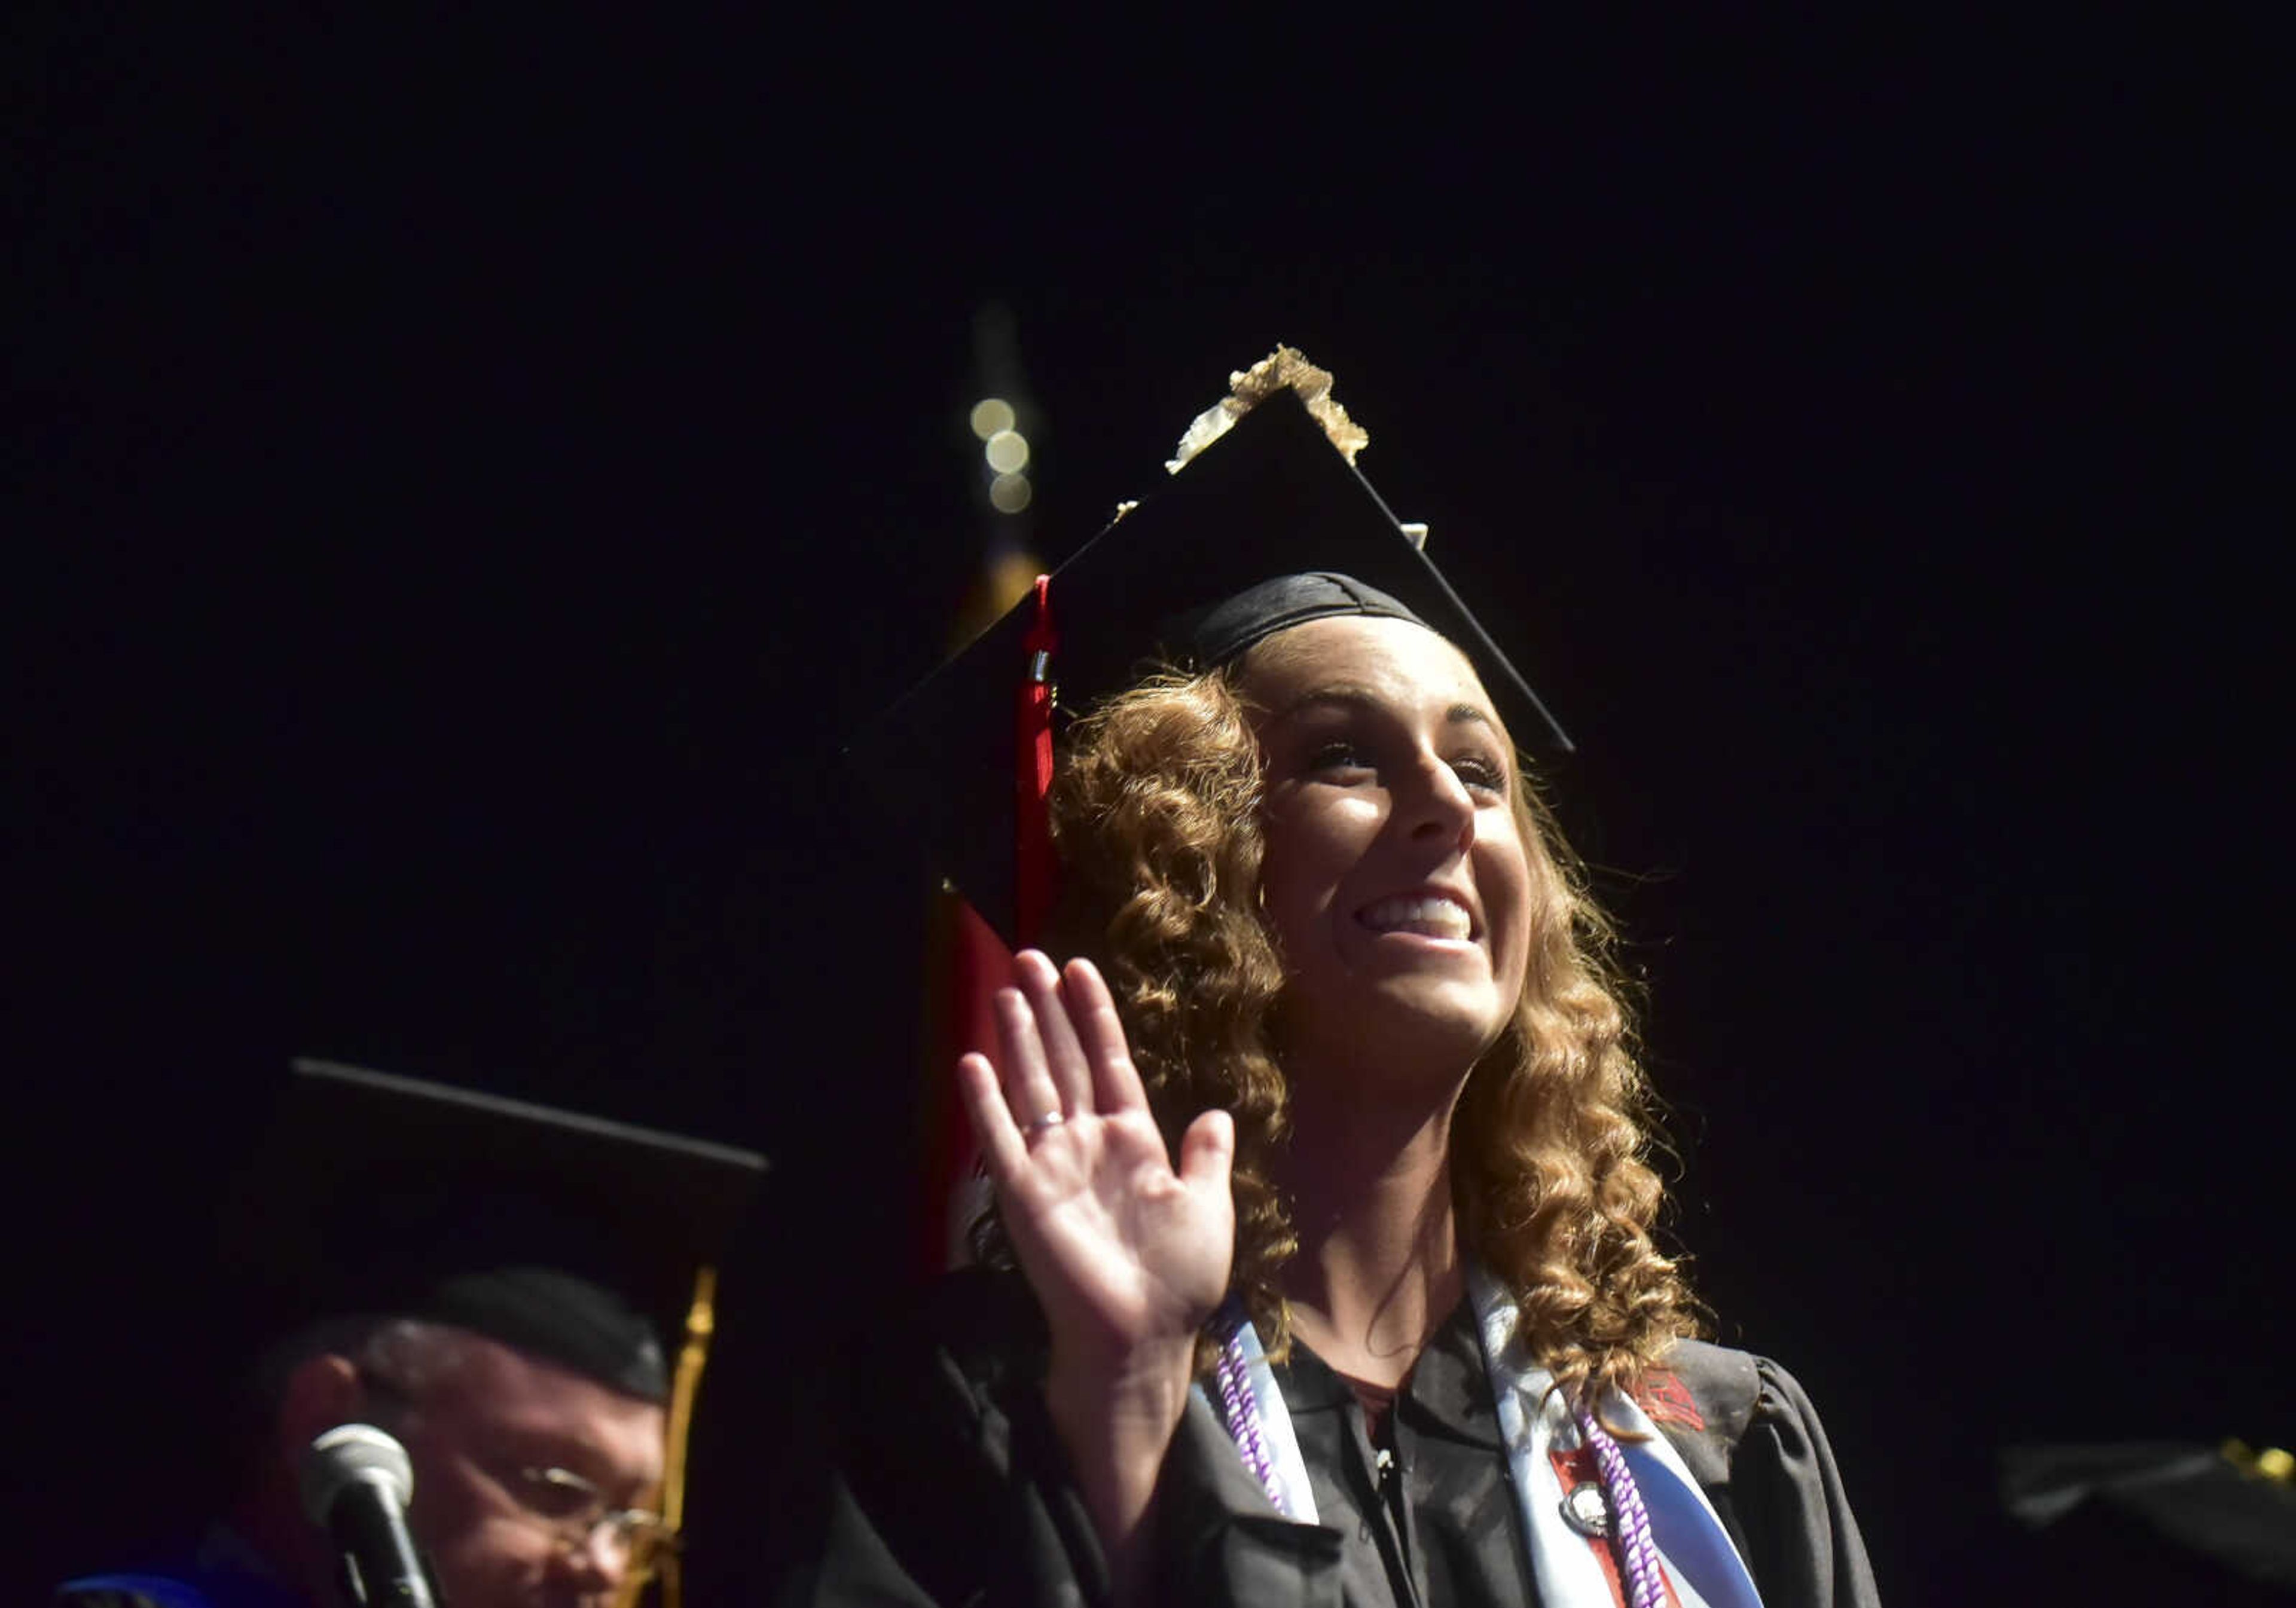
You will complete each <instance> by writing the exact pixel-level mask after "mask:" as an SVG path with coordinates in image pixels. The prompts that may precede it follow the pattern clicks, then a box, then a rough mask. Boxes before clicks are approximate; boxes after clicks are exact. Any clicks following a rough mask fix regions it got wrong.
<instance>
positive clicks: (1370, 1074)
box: [1285, 976, 1509, 1089]
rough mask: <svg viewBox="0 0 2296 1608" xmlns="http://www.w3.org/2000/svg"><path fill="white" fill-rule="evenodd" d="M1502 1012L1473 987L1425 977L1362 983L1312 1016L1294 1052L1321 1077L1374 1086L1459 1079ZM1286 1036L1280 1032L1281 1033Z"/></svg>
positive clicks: (1493, 1033) (1484, 990)
mask: <svg viewBox="0 0 2296 1608" xmlns="http://www.w3.org/2000/svg"><path fill="white" fill-rule="evenodd" d="M1508 1014H1509V1012H1508V1011H1507V1010H1506V1009H1505V1008H1503V1006H1502V1004H1501V1002H1499V1001H1498V1000H1496V999H1495V998H1494V997H1493V996H1492V994H1491V992H1490V990H1489V987H1488V984H1483V985H1482V986H1480V987H1475V986H1462V985H1460V984H1446V983H1444V982H1442V981H1440V980H1438V979H1432V978H1428V977H1423V976H1422V977H1386V978H1377V979H1366V980H1365V981H1364V983H1363V984H1362V985H1361V986H1360V987H1359V988H1358V989H1357V990H1356V991H1355V992H1354V993H1353V994H1352V995H1351V996H1350V998H1349V1000H1347V1002H1346V1003H1345V1005H1344V1006H1343V1007H1342V1008H1338V1009H1333V1008H1331V1007H1330V1006H1329V1005H1326V1006H1324V1007H1323V1008H1319V1009H1318V1010H1316V1012H1315V1013H1313V1016H1312V1020H1313V1022H1314V1024H1315V1025H1314V1032H1313V1033H1312V1036H1311V1037H1308V1038H1303V1039H1302V1040H1301V1041H1299V1042H1298V1043H1297V1045H1296V1049H1297V1050H1298V1051H1300V1052H1304V1053H1305V1054H1306V1055H1307V1056H1308V1057H1310V1058H1311V1059H1312V1061H1313V1062H1314V1063H1315V1065H1316V1066H1317V1067H1321V1068H1329V1069H1330V1071H1329V1072H1327V1073H1325V1075H1333V1074H1335V1073H1336V1074H1337V1075H1341V1076H1348V1075H1349V1074H1350V1073H1352V1074H1354V1075H1355V1076H1357V1077H1360V1078H1362V1079H1364V1080H1365V1085H1364V1086H1365V1088H1366V1089H1368V1088H1370V1087H1373V1086H1377V1085H1390V1086H1394V1085H1398V1084H1406V1083H1407V1084H1411V1085H1417V1084H1420V1083H1422V1082H1439V1083H1456V1082H1464V1080H1465V1078H1466V1075H1467V1073H1469V1072H1471V1071H1472V1070H1473V1068H1474V1065H1475V1063H1476V1062H1477V1061H1479V1060H1480V1059H1481V1058H1482V1057H1483V1053H1484V1052H1485V1051H1486V1050H1488V1049H1490V1047H1491V1045H1492V1044H1493V1043H1494V1042H1495V1041H1497V1038H1498V1036H1499V1034H1500V1033H1503V1032H1504V1031H1505V1027H1506V1019H1507V1016H1508ZM1285 1036H1286V1037H1287V1038H1288V1035H1285Z"/></svg>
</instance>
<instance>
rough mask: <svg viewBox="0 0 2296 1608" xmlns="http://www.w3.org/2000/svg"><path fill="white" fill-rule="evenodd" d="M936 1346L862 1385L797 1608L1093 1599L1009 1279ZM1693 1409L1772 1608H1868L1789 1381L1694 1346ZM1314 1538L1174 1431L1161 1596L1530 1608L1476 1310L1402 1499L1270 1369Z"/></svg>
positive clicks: (958, 1306) (1695, 1442)
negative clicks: (1293, 1439)
mask: <svg viewBox="0 0 2296 1608" xmlns="http://www.w3.org/2000/svg"><path fill="white" fill-rule="evenodd" d="M934 1326H935V1327H936V1329H937V1334H936V1335H934V1336H933V1337H932V1338H931V1340H930V1341H929V1342H928V1343H927V1344H928V1350H927V1351H925V1352H924V1353H923V1355H924V1356H929V1357H930V1359H931V1361H930V1364H928V1363H927V1362H925V1361H924V1360H922V1359H921V1357H920V1356H919V1355H918V1354H916V1353H912V1354H911V1355H910V1356H909V1357H908V1359H907V1360H906V1362H904V1361H903V1360H902V1359H901V1358H900V1356H899V1355H898V1348H896V1350H895V1351H889V1352H888V1353H887V1354H886V1355H884V1356H882V1357H881V1358H877V1359H873V1360H872V1361H871V1362H869V1363H868V1364H866V1365H865V1367H863V1368H862V1370H861V1371H860V1373H859V1375H857V1376H858V1377H859V1378H861V1379H862V1380H863V1381H864V1386H863V1388H864V1389H865V1391H866V1392H868V1393H869V1398H870V1399H869V1400H867V1401H865V1402H864V1403H861V1404H858V1405H859V1408H860V1411H859V1416H858V1423H857V1426H856V1431H855V1434H854V1438H853V1439H852V1441H850V1442H849V1444H848V1446H847V1447H846V1448H845V1449H844V1453H843V1455H842V1457H841V1458H840V1466H839V1469H838V1471H837V1475H836V1479H835V1481H834V1489H833V1490H832V1498H831V1503H830V1514H831V1517H830V1520H829V1522H828V1525H827V1527H826V1530H825V1532H824V1536H823V1538H822V1540H821V1544H820V1547H819V1556H818V1558H817V1559H816V1563H814V1565H813V1566H812V1567H811V1568H810V1569H809V1570H808V1571H806V1572H805V1573H804V1574H803V1575H802V1576H801V1577H800V1578H799V1579H797V1580H796V1581H794V1582H793V1583H792V1587H791V1591H790V1593H789V1595H788V1598H787V1600H788V1601H790V1602H791V1603H795V1604H824V1605H826V1604H862V1603H884V1604H893V1603H898V1604H927V1603H935V1604H958V1603H971V1604H1042V1605H1045V1608H1050V1605H1051V1604H1073V1603H1078V1602H1100V1601H1104V1600H1105V1598H1106V1580H1105V1571H1104V1565H1103V1561H1102V1559H1101V1557H1100V1553H1099V1548H1098V1546H1097V1544H1096V1542H1095V1539H1094V1537H1093V1534H1092V1530H1091V1527H1090V1525H1089V1523H1088V1522H1087V1521H1086V1519H1085V1515H1084V1514H1083V1511H1082V1508H1081V1506H1080V1504H1079V1502H1078V1498H1077V1496H1076V1493H1075V1491H1074V1490H1073V1487H1072V1486H1071V1485H1070V1483H1069V1480H1068V1475H1067V1471H1066V1465H1065V1461H1064V1459H1063V1458H1062V1455H1061V1452H1060V1448H1059V1445H1058V1442H1057V1441H1056V1440H1055V1439H1054V1434H1053V1431H1052V1427H1051V1424H1050V1423H1049V1421H1048V1419H1047V1418H1046V1414H1045V1410H1044V1408H1043V1405H1042V1401H1041V1398H1040V1396H1039V1393H1038V1390H1037V1386H1038V1383H1039V1381H1040V1380H1041V1377H1042V1369H1043V1364H1044V1344H1045V1343H1044V1335H1043V1325H1042V1320H1041V1318H1039V1317H1038V1316H1037V1311H1036V1307H1035V1302H1034V1300H1033V1298H1032V1297H1031V1296H1030V1295H1029V1292H1028V1289H1027V1287H1026V1286H1025V1284H1023V1283H1022V1282H1021V1280H1020V1279H1019V1278H1018V1277H1017V1276H1013V1275H987V1274H978V1273H975V1274H963V1275H958V1276H955V1277H954V1278H953V1279H951V1280H950V1281H948V1283H947V1286H945V1287H944V1291H943V1293H942V1297H941V1299H940V1302H939V1308H938V1312H937V1315H936V1318H935V1319H934ZM1670 1360H1671V1364H1672V1367H1673V1371H1674V1377H1675V1378H1676V1380H1677V1381H1678V1384H1679V1389H1678V1391H1675V1392H1670V1398H1671V1399H1670V1400H1669V1402H1668V1403H1667V1404H1664V1405H1662V1406H1661V1408H1660V1409H1659V1412H1658V1413H1656V1414H1654V1415H1653V1416H1655V1417H1657V1419H1658V1422H1659V1423H1660V1426H1661V1429H1662V1431H1663V1432H1664V1433H1665V1434H1666V1436H1667V1438H1668V1440H1669V1441H1670V1442H1671V1443H1672V1444H1673V1445H1674V1446H1675V1448H1676V1449H1677V1450H1678V1451H1679V1452H1680V1453H1681V1454H1682V1457H1683V1460H1684V1462H1685V1465H1688V1467H1689V1468H1690V1470H1691V1472H1692V1473H1693V1475H1694V1476H1695V1477H1696V1478H1697V1479H1698V1481H1699V1482H1700V1483H1701V1485H1702V1487H1703V1488H1704V1489H1705V1490H1706V1493H1707V1496H1708V1498H1709V1499H1710V1500H1711V1501H1712V1502H1713V1504H1714V1506H1715V1507H1716V1510H1717V1511H1718V1513H1719V1514H1721V1516H1722V1518H1723V1522H1724V1523H1725V1524H1726V1526H1727V1527H1728V1528H1729V1530H1731V1533H1732V1537H1733V1539H1734V1541H1735V1542H1736V1543H1737V1545H1738V1547H1739V1550H1740V1553H1741V1554H1742V1555H1743V1556H1744V1557H1745V1559H1746V1562H1747V1564H1748V1567H1749V1568H1750V1569H1751V1571H1753V1573H1754V1577H1755V1580H1756V1583H1757V1585H1758V1586H1759V1588H1761V1590H1762V1593H1763V1600H1764V1602H1765V1604H1767V1608H1857V1605H1864V1604H1874V1603H1876V1602H1878V1600H1879V1599H1878V1596H1877V1594H1876V1592H1875V1589H1874V1581H1873V1578H1872V1573H1871V1571H1870V1569H1869V1568H1868V1566H1867V1564H1866V1555H1865V1547H1864V1544H1863V1543H1862V1541H1861V1540H1860V1539H1859V1538H1858V1534H1857V1524H1856V1522H1855V1521H1854V1520H1853V1519H1852V1517H1851V1516H1850V1513H1849V1506H1848V1502H1847V1499H1846V1498H1845V1497H1844V1495H1843V1492H1842V1490H1841V1479H1840V1476H1839V1474H1838V1473H1836V1471H1835V1469H1834V1466H1833V1456H1832V1453H1831V1451H1830V1450H1829V1449H1828V1448H1827V1446H1826V1443H1825V1433H1824V1431H1823V1429H1822V1428H1821V1427H1820V1426H1819V1424H1818V1421H1817V1417H1816V1412H1815V1411H1814V1410H1813V1409H1812V1408H1811V1407H1810V1405H1809V1403H1808V1400H1807V1398H1806V1397H1804V1396H1803V1394H1802V1392H1801V1390H1800V1386H1799V1385H1797V1384H1794V1382H1793V1380H1792V1377H1791V1376H1790V1375H1787V1374H1786V1373H1785V1371H1784V1369H1782V1368H1780V1367H1777V1366H1776V1365H1775V1363H1772V1362H1769V1361H1767V1360H1766V1359H1760V1358H1756V1357H1752V1356H1750V1355H1748V1354H1747V1353H1745V1352H1743V1351H1727V1350H1725V1349H1723V1348H1720V1347H1716V1346H1709V1345H1699V1344H1684V1345H1682V1346H1679V1347H1677V1350H1676V1351H1675V1353H1674V1355H1673V1357H1672V1359H1670ZM1277 1376H1278V1379H1279V1381H1280V1382H1281V1384H1282V1385H1283V1392H1284V1400H1285V1402H1286V1403H1287V1405H1288V1406H1289V1407H1290V1408H1291V1411H1292V1424H1293V1428H1294V1431H1295V1433H1297V1434H1298V1436H1299V1438H1300V1448H1301V1451H1302V1455H1303V1456H1304V1457H1306V1459H1307V1462H1308V1473H1309V1479H1310V1482H1311V1483H1312V1485H1313V1486H1314V1489H1315V1494H1316V1505H1317V1510H1318V1512H1319V1514H1320V1515H1321V1516H1322V1520H1323V1522H1320V1523H1317V1524H1298V1523H1293V1522H1291V1521H1289V1520H1286V1519H1284V1518H1283V1516H1282V1515H1281V1514H1277V1513H1276V1512H1275V1509H1274V1508H1273V1507H1272V1506H1269V1504H1268V1502H1267V1498H1266V1497H1265V1495H1263V1494H1262V1493H1261V1491H1260V1490H1259V1485H1258V1483H1257V1481H1254V1479H1253V1478H1252V1476H1251V1473H1249V1472H1248V1471H1247V1470H1246V1469H1245V1468H1244V1466H1243V1464H1242V1459H1241V1458H1239V1457H1237V1456H1236V1454H1235V1450H1234V1447H1233V1445H1232V1444H1231V1443H1230V1442H1229V1441H1228V1438H1227V1434H1226V1431H1225V1429H1224V1428H1223V1427H1222V1426H1221V1424H1220V1423H1219V1421H1218V1417H1217V1416H1215V1415H1214V1413H1213V1412H1212V1411H1211V1409H1210V1408H1209V1407H1208V1406H1206V1405H1205V1404H1204V1403H1203V1402H1201V1401H1194V1402H1192V1403H1191V1404H1190V1407H1189V1408H1188V1411H1187V1413H1186V1415H1185V1416H1184V1418H1183V1419H1182V1421H1181V1424H1180V1428H1179V1431H1178V1433H1177V1437H1176V1439H1175V1441H1174V1444H1173V1449H1172V1451H1171V1454H1170V1456H1169V1457H1168V1458H1167V1459H1166V1462H1165V1466H1164V1473H1163V1476H1162V1481H1161V1483H1160V1486H1159V1488H1158V1494H1157V1512H1156V1517H1155V1523H1156V1555H1157V1557H1158V1560H1159V1564H1160V1575H1159V1578H1158V1579H1157V1580H1156V1581H1155V1582H1154V1584H1153V1587H1152V1590H1151V1592H1150V1594H1149V1599H1150V1600H1151V1601H1153V1602H1157V1603H1179V1604H1188V1605H1189V1608H1222V1605H1224V1604H1236V1605H1238V1608H1241V1605H1242V1604H1319V1605H1322V1608H1387V1605H1388V1604H1463V1605H1469V1608H1472V1604H1526V1603H1530V1602H1533V1601H1535V1600H1536V1599H1535V1597H1534V1596H1533V1587H1532V1583H1531V1577H1530V1564H1529V1552H1528V1548H1527V1546H1526V1543H1525V1541H1524V1539H1523V1536H1522V1523H1521V1514H1520V1513H1519V1512H1518V1510H1517V1506H1516V1502H1515V1497H1514V1491H1513V1486H1512V1484H1511V1482H1510V1479H1509V1476H1508V1473H1507V1466H1506V1458H1505V1452H1504V1450H1503V1449H1502V1448H1501V1445H1500V1441H1499V1433H1498V1424H1497V1412H1496V1408H1495V1407H1494V1405H1493V1402H1492V1399H1491V1392H1490V1385H1489V1381H1488V1374H1487V1373H1486V1371H1485V1369H1484V1367H1483V1360H1482V1355H1481V1350H1480V1344H1479V1343H1478V1341H1477V1338H1476V1333H1475V1327H1474V1318H1473V1313H1472V1309H1471V1308H1470V1307H1469V1306H1467V1305H1466V1304H1465V1303H1462V1305H1461V1307H1460V1309H1459V1310H1458V1311H1457V1312H1456V1313H1455V1314H1453V1316H1452V1318H1451V1319H1450V1320H1449V1321H1448V1322H1447V1324H1446V1325H1445V1326H1444V1327H1443V1328H1442V1330H1441V1331H1440V1332H1439V1334H1438V1335H1437V1336H1436V1337H1435V1339H1434V1340H1433V1341H1432V1342H1431V1344H1430V1345H1429V1347H1428V1349H1427V1350H1426V1351H1424V1352H1423V1353H1422V1355H1421V1357H1420V1359H1419V1360H1418V1362H1417V1364H1416V1366H1415V1367H1414V1369H1413V1371H1412V1374H1411V1377H1410V1379H1409V1381H1408V1382H1407V1384H1406V1389H1405V1391H1404V1392H1402V1393H1401V1395H1400V1396H1399V1397H1398V1401H1397V1404H1396V1411H1395V1416H1394V1420H1393V1434H1394V1440H1395V1446H1396V1465H1397V1472H1396V1473H1395V1475H1394V1476H1393V1478H1395V1479H1398V1480H1399V1481H1401V1485H1400V1493H1401V1494H1400V1496H1399V1497H1398V1498H1393V1499H1390V1496H1387V1495H1383V1494H1382V1490H1381V1485H1380V1479H1379V1473H1378V1469H1377V1465H1376V1454H1375V1452H1374V1449H1373V1447H1372V1446H1371V1444H1370V1441H1369V1440H1368V1439H1367V1437H1366V1436H1365V1433H1364V1428H1363V1415H1362V1409H1361V1408H1360V1406H1359V1405H1358V1404H1357V1401H1356V1400H1355V1396H1354V1393H1353V1392H1351V1391H1350V1390H1349V1388H1348V1387H1347V1385H1346V1384H1345V1382H1344V1381H1342V1380H1341V1378H1340V1376H1339V1375H1336V1374H1335V1373H1333V1371H1332V1370H1331V1369H1330V1368H1329V1367H1325V1366H1324V1364H1323V1362H1322V1361H1321V1360H1320V1359H1316V1357H1314V1356H1313V1355H1312V1354H1310V1353H1308V1351H1305V1350H1304V1349H1296V1350H1295V1353H1294V1356H1293V1359H1292V1361H1291V1362H1290V1363H1289V1365H1288V1366H1286V1367H1282V1368H1280V1369H1279V1370H1278V1373H1277Z"/></svg>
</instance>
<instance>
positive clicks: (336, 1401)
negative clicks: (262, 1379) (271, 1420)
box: [276, 1351, 366, 1469]
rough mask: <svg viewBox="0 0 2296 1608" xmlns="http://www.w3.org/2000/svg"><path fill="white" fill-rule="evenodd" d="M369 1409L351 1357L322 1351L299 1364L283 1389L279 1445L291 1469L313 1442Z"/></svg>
mask: <svg viewBox="0 0 2296 1608" xmlns="http://www.w3.org/2000/svg"><path fill="white" fill-rule="evenodd" d="M365 1411H366V1390H365V1386H363V1385H362V1384H360V1383H359V1373H358V1368H357V1365H356V1364H354V1363H353V1362H352V1361H351V1359H349V1358H348V1357H342V1356H338V1355H336V1354H335V1353H334V1352H332V1351H322V1352H321V1353H319V1354H318V1355H317V1356H316V1357H307V1358H305V1359H303V1360H302V1361H301V1362H299V1363H298V1364H296V1366H295V1371H294V1372H292V1373H291V1374H289V1375H287V1387H286V1389H285V1390H283V1391H282V1392H280V1397H279V1421H278V1424H277V1426H276V1433H277V1444H276V1449H277V1451H278V1453H279V1456H280V1458H281V1460H282V1461H283V1463H284V1464H285V1465H286V1466H287V1467H288V1468H290V1469H294V1468H297V1467H299V1466H300V1465H301V1463H302V1460H303V1454H304V1452H306V1451H307V1450H308V1449H310V1445H311V1442H312V1441H316V1440H317V1439H318V1438H319V1437H320V1436H321V1435H323V1434H324V1433H326V1432H327V1431H329V1430H331V1429H332V1428H334V1427H335V1425H337V1424H355V1423H357V1422H358V1421H359V1420H360V1419H361V1418H362V1417H363V1416H365Z"/></svg>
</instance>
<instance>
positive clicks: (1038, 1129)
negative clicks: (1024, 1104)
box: [1021, 1111, 1069, 1139]
mask: <svg viewBox="0 0 2296 1608" xmlns="http://www.w3.org/2000/svg"><path fill="white" fill-rule="evenodd" d="M1068 1120H1069V1119H1068V1118H1067V1117H1066V1116H1065V1115H1063V1114H1062V1113H1060V1112H1057V1111H1047V1112H1046V1113H1045V1114H1044V1115H1042V1116H1040V1117H1037V1119H1036V1120H1035V1121H1033V1122H1028V1123H1025V1124H1023V1125H1022V1127H1021V1134H1022V1135H1023V1136H1024V1137H1025V1138H1028V1139H1035V1138H1036V1137H1037V1135H1038V1134H1040V1133H1042V1132H1044V1131H1045V1130H1046V1129H1048V1128H1057V1127H1059V1126H1060V1125H1061V1124H1062V1122H1067V1121H1068Z"/></svg>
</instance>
